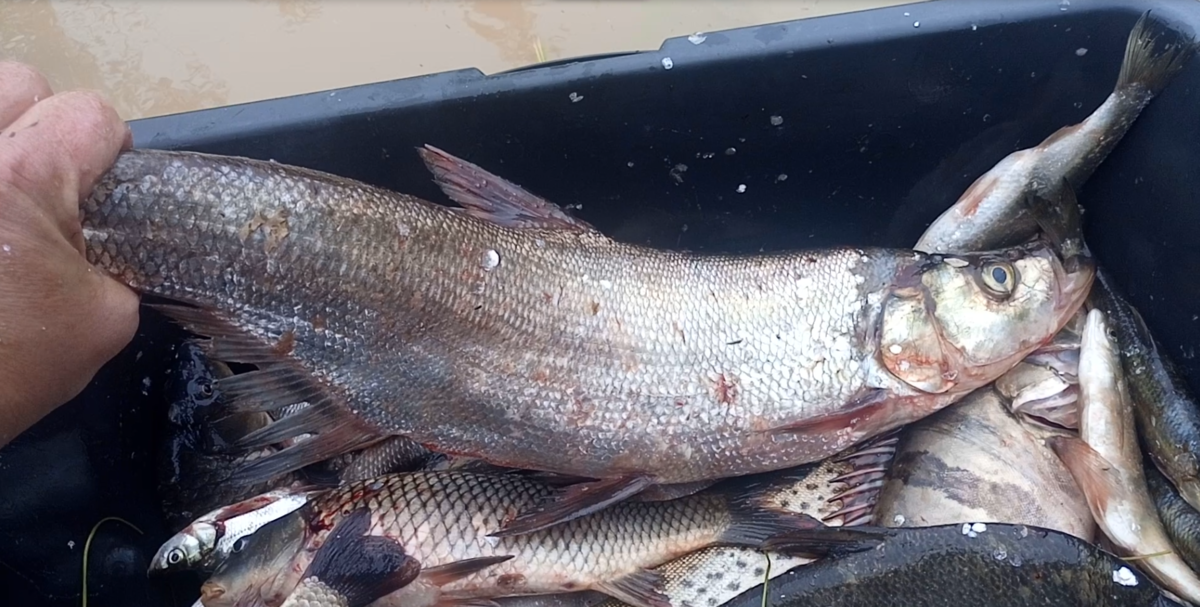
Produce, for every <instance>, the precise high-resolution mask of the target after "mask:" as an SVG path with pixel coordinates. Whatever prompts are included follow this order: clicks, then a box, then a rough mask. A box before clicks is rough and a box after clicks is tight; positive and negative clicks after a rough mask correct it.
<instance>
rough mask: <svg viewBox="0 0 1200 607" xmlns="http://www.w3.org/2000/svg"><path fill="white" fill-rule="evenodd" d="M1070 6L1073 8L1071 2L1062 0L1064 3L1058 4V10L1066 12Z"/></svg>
mask: <svg viewBox="0 0 1200 607" xmlns="http://www.w3.org/2000/svg"><path fill="white" fill-rule="evenodd" d="M1070 6H1071V0H1062V2H1059V3H1058V10H1060V11H1065V10H1067V8H1068V7H1070Z"/></svg>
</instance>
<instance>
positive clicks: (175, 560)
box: [167, 548, 183, 565]
mask: <svg viewBox="0 0 1200 607" xmlns="http://www.w3.org/2000/svg"><path fill="white" fill-rule="evenodd" d="M181 561H183V551H182V550H180V549H178V548H176V549H174V550H172V551H170V552H168V553H167V563H169V564H171V565H178V564H179V563H180V562H181Z"/></svg>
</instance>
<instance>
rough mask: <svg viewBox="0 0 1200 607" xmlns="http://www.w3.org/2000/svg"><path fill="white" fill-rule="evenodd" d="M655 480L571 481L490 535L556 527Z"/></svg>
mask: <svg viewBox="0 0 1200 607" xmlns="http://www.w3.org/2000/svg"><path fill="white" fill-rule="evenodd" d="M651 484H653V483H652V482H651V480H650V478H649V477H646V476H627V477H620V478H613V479H605V480H599V481H593V482H587V483H578V484H575V485H570V486H568V487H565V488H563V489H560V490H558V491H557V492H556V493H555V494H554V495H552V496H550V497H547V498H546V499H545V500H544V501H543V502H541V503H540V504H538V505H537V506H535V507H534V509H533V510H531V511H529V512H523V513H521V514H519V515H518V516H517V517H516V518H514V519H512V520H511V521H509V522H508V523H506V524H505V525H504V526H503V527H501V528H500V529H499V530H497V531H495V532H493V533H491V534H490V536H491V537H509V536H513V535H523V534H526V533H532V532H534V531H540V530H542V529H546V528H547V527H553V526H554V525H558V524H560V523H565V522H567V521H571V520H574V519H577V518H579V517H581V516H586V515H589V514H591V513H593V512H597V511H599V510H603V509H604V508H606V507H608V506H610V505H612V504H615V503H617V502H620V501H623V500H626V499H628V498H630V497H633V496H634V495H637V494H638V493H641V492H642V490H644V489H646V488H647V487H649V486H650V485H651Z"/></svg>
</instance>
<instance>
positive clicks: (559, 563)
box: [310, 472, 815, 605]
mask: <svg viewBox="0 0 1200 607" xmlns="http://www.w3.org/2000/svg"><path fill="white" fill-rule="evenodd" d="M745 482H746V483H748V484H749V487H750V488H749V489H745V490H742V489H729V490H716V489H714V490H709V491H705V492H701V493H697V494H694V495H691V496H688V497H684V498H679V499H676V500H671V501H665V502H633V501H630V502H625V503H622V504H617V505H614V506H611V507H610V508H607V509H605V510H602V511H600V512H597V513H595V514H592V515H589V516H585V517H581V518H578V519H575V520H572V521H570V522H566V523H563V524H561V525H557V526H554V527H551V528H549V529H546V530H543V531H538V532H533V533H529V534H523V535H518V536H513V537H501V538H496V537H490V535H491V533H492V532H493V531H495V530H497V529H499V528H500V527H501V525H502V523H503V522H504V518H505V517H507V516H512V514H513V513H515V512H519V511H521V510H523V509H524V508H525V507H527V506H529V505H530V504H532V503H535V502H536V501H537V500H539V499H541V498H543V497H545V496H546V495H547V494H548V493H549V492H550V491H551V488H550V487H548V486H546V485H545V484H543V483H538V482H535V481H531V480H529V479H526V478H523V477H521V476H518V475H511V474H510V475H490V474H489V475H484V474H474V473H462V472H414V473H404V474H397V475H389V476H386V477H382V478H379V479H375V480H372V481H364V482H358V483H350V484H347V485H346V486H345V487H343V488H339V489H334V490H331V491H330V492H328V493H327V494H324V495H322V496H321V497H320V498H317V499H315V500H314V501H313V502H312V504H311V509H312V512H314V513H315V514H314V518H313V519H312V522H311V525H312V526H313V528H314V529H322V528H328V527H330V526H332V525H335V524H336V521H337V520H339V519H340V517H341V516H342V513H343V512H346V511H348V510H354V509H355V508H358V507H360V506H367V507H368V508H369V511H370V514H371V518H370V521H371V524H370V526H369V531H368V533H370V534H373V535H382V536H387V537H391V538H394V539H395V540H396V541H398V542H399V543H400V544H401V545H403V547H404V549H405V551H406V553H407V554H409V555H411V556H412V557H413V558H415V559H417V560H418V561H419V562H420V563H421V565H422V567H423V570H422V574H421V575H422V578H428V577H430V576H429V575H428V572H429V570H431V569H435V570H436V568H438V567H444V566H447V565H450V564H452V563H456V562H463V561H472V560H477V559H488V558H505V557H506V558H507V559H508V560H505V561H503V562H499V563H497V564H493V565H491V566H489V567H488V568H486V569H483V570H481V571H479V572H477V573H474V574H473V575H469V576H466V577H462V578H460V579H453V580H450V581H448V582H447V583H443V584H436V585H435V586H436V588H434V589H432V590H433V591H434V595H436V596H437V597H438V599H437V601H440V600H456V599H457V600H475V599H491V598H495V597H503V596H519V595H530V594H552V593H559V592H572V591H584V590H596V591H600V592H604V593H605V594H609V595H610V596H615V597H619V598H621V599H622V600H624V601H626V602H629V603H631V604H633V605H665V603H664V602H663V600H664V599H662V597H661V595H660V594H659V592H658V590H657V589H656V588H655V585H656V584H657V583H658V581H659V576H657V575H656V574H654V573H652V572H651V571H649V569H650V568H653V567H657V566H659V565H662V564H663V563H665V562H667V561H670V560H672V559H675V558H678V557H680V556H682V555H684V554H687V553H690V552H694V551H696V550H700V549H702V548H707V547H710V546H718V545H733V546H746V547H755V546H759V545H761V544H762V543H763V542H765V541H766V540H767V539H768V538H769V537H772V536H774V535H777V534H780V533H783V532H785V531H789V530H792V529H796V528H803V527H806V526H811V525H813V524H815V521H813V520H812V519H807V518H805V517H803V516H800V515H797V514H795V513H793V512H790V511H788V510H786V509H782V508H779V507H778V505H777V504H776V503H773V501H772V500H774V499H776V498H775V497H774V496H775V495H776V493H775V492H773V491H772V490H771V488H773V487H774V485H772V484H766V483H762V484H760V483H758V482H753V481H745ZM732 484H733V485H736V486H737V487H739V488H740V487H742V486H743V484H742V481H734V482H733V483H732ZM322 536H323V534H322V533H321V532H319V531H318V532H317V534H316V535H314V538H313V539H312V540H311V542H310V543H312V544H316V543H319V542H320V541H321V538H322ZM430 590H431V589H429V588H424V589H422V584H421V580H418V582H415V583H413V584H411V585H409V586H407V587H406V588H405V589H403V590H401V591H400V592H398V593H395V594H393V595H392V596H390V597H388V599H387V600H389V601H391V603H388V604H397V605H400V604H404V605H424V604H425V603H426V602H428V601H429V600H430V599H423V600H420V599H418V598H417V597H416V596H415V595H416V594H417V593H419V592H426V593H428V592H430ZM437 601H434V602H437Z"/></svg>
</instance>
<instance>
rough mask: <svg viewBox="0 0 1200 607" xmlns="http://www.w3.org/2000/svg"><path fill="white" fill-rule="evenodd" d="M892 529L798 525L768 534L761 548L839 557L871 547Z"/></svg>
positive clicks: (801, 554)
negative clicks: (786, 532) (770, 536)
mask: <svg viewBox="0 0 1200 607" xmlns="http://www.w3.org/2000/svg"><path fill="white" fill-rule="evenodd" d="M894 532H895V531H894V530H889V529H884V528H881V527H868V526H862V527H855V528H853V529H849V528H846V527H829V526H821V527H814V528H811V529H799V530H796V531H793V532H791V533H788V534H786V535H780V536H777V537H774V538H771V540H770V541H768V542H767V543H766V545H765V546H763V548H764V549H767V550H774V551H778V552H783V553H787V554H794V555H799V556H806V557H809V558H823V557H835V558H836V557H838V556H843V555H847V554H853V553H855V552H864V551H866V550H871V549H873V548H875V547H877V546H879V545H880V544H882V543H883V541H884V540H885V539H887V537H888V536H889V535H891V534H893V533H894Z"/></svg>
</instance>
